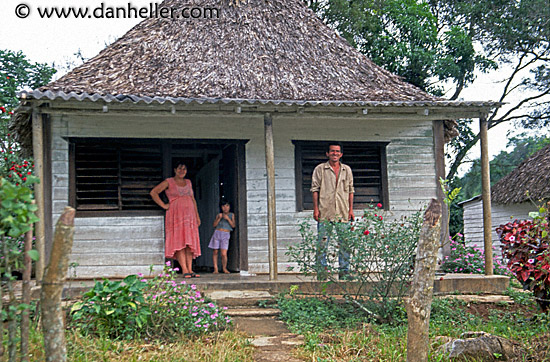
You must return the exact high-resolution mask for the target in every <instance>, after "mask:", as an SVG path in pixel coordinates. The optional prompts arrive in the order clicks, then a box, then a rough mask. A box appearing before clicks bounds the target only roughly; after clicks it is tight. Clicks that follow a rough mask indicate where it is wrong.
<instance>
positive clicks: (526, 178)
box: [491, 145, 550, 204]
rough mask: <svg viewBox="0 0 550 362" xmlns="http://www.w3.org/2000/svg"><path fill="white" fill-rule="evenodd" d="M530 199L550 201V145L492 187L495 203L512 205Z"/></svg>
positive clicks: (492, 196)
mask: <svg viewBox="0 0 550 362" xmlns="http://www.w3.org/2000/svg"><path fill="white" fill-rule="evenodd" d="M527 191H529V197H528V196H527V195H526V192H527ZM529 198H531V199H532V200H549V199H550V145H548V146H546V147H545V148H543V149H541V150H539V151H537V152H536V153H535V154H533V155H532V156H531V157H529V158H528V159H526V160H525V161H523V162H522V163H521V164H520V165H519V166H518V167H516V168H515V169H514V170H513V171H512V172H510V173H509V174H508V175H506V176H504V177H503V178H502V179H500V180H499V181H498V182H497V183H496V184H494V185H493V186H492V187H491V200H492V201H493V202H497V203H500V204H512V203H519V202H524V201H528V200H529Z"/></svg>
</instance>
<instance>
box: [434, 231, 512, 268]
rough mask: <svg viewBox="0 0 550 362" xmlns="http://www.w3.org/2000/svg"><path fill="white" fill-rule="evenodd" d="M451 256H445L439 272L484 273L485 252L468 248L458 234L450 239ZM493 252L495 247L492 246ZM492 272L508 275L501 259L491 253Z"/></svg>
mask: <svg viewBox="0 0 550 362" xmlns="http://www.w3.org/2000/svg"><path fill="white" fill-rule="evenodd" d="M449 239H450V243H451V255H448V256H445V258H444V259H443V263H442V264H441V270H443V271H445V272H447V273H465V274H483V273H484V272H485V250H484V249H483V248H478V246H477V245H473V246H468V245H467V244H466V242H465V241H464V239H463V235H462V234H460V233H457V234H455V236H453V237H450V238H449ZM493 250H496V247H494V246H493ZM493 266H494V272H495V273H496V274H500V275H506V274H508V269H507V268H506V266H505V265H503V264H502V261H501V258H500V257H499V255H497V254H496V253H493Z"/></svg>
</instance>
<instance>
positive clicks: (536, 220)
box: [496, 202, 550, 312]
mask: <svg viewBox="0 0 550 362" xmlns="http://www.w3.org/2000/svg"><path fill="white" fill-rule="evenodd" d="M549 208H550V202H549V203H547V204H546V205H545V206H543V207H540V208H539V211H538V212H532V213H530V214H529V216H531V217H532V218H533V220H532V221H531V220H515V221H513V222H509V223H507V224H504V225H500V226H499V227H498V228H497V229H496V231H497V234H498V235H499V238H500V241H501V243H502V250H503V254H504V256H505V257H506V258H507V259H508V269H509V270H510V272H511V273H512V274H513V275H514V276H515V277H516V278H517V279H518V280H519V282H520V283H521V284H522V285H523V287H524V288H525V289H526V290H530V291H532V292H533V295H534V296H535V298H536V300H537V303H539V305H540V307H541V308H542V310H543V311H544V312H547V311H549V310H550V249H549V243H550V236H549V231H550V227H549V225H548V224H549V222H550V212H549Z"/></svg>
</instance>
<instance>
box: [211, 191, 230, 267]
mask: <svg viewBox="0 0 550 362" xmlns="http://www.w3.org/2000/svg"><path fill="white" fill-rule="evenodd" d="M220 206H221V209H222V212H220V213H219V214H218V216H216V220H214V229H215V230H214V234H213V235H212V238H211V239H210V244H208V247H209V248H210V249H213V250H214V254H213V255H212V261H213V262H214V274H218V250H221V255H222V271H223V272H224V273H225V274H229V270H227V249H228V248H229V238H230V237H231V231H233V229H235V214H233V213H232V212H229V211H230V209H231V206H230V205H229V202H227V201H224V200H222V202H221V203H220Z"/></svg>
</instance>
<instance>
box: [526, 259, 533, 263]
mask: <svg viewBox="0 0 550 362" xmlns="http://www.w3.org/2000/svg"><path fill="white" fill-rule="evenodd" d="M527 262H528V263H531V264H533V263H534V262H535V259H529V260H527Z"/></svg>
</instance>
